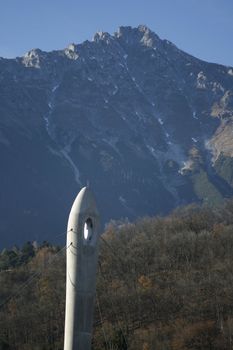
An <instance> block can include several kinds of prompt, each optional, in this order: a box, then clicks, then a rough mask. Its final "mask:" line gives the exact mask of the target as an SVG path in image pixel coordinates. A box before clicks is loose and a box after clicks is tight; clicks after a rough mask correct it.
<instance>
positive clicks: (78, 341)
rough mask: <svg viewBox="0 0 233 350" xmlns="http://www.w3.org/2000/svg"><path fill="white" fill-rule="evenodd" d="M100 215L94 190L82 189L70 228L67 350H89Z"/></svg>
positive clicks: (73, 209) (66, 328)
mask: <svg viewBox="0 0 233 350" xmlns="http://www.w3.org/2000/svg"><path fill="white" fill-rule="evenodd" d="M98 242H99V214H98V211H97V208H96V203H95V199H94V196H93V194H92V192H91V190H90V189H89V188H88V187H84V188H82V189H81V191H80V192H79V194H78V195H77V197H76V199H75V201H74V204H73V206H72V208H71V212H70V216H69V220H68V227H67V253H66V254H67V258H66V262H67V266H66V315H65V340H64V350H90V349H91V339H92V325H93V312H94V302H95V292H96V270H97V258H98Z"/></svg>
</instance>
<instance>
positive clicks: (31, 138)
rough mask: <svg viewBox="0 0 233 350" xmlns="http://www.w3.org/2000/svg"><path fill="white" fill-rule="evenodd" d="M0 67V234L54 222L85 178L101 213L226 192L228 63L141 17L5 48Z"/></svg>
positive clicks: (54, 226)
mask: <svg viewBox="0 0 233 350" xmlns="http://www.w3.org/2000/svg"><path fill="white" fill-rule="evenodd" d="M31 68H35V69H31ZM0 70H1V75H0V115H1V119H0V157H1V158H0V159H1V169H2V170H1V172H0V177H1V178H0V181H1V183H2V184H3V185H2V194H1V196H0V213H1V215H2V217H1V218H0V235H1V237H4V234H5V233H6V232H7V237H6V236H5V242H8V241H9V240H8V237H13V241H14V242H17V239H16V238H15V237H14V234H15V232H20V234H21V237H22V239H23V240H24V241H25V240H33V239H38V237H39V238H42V239H51V236H52V235H53V234H55V233H56V232H55V230H56V231H59V232H60V231H62V230H61V226H62V227H63V228H64V227H65V225H66V219H67V213H68V209H69V206H70V203H71V202H72V200H73V197H75V195H76V193H77V192H78V191H79V189H80V187H82V186H84V185H85V184H86V182H87V179H88V180H90V182H91V184H92V186H93V191H94V192H95V193H96V197H97V198H98V200H99V203H100V209H101V212H102V217H103V221H104V222H107V221H108V220H110V219H118V218H121V217H128V218H129V219H134V218H136V217H138V216H142V215H154V214H163V213H167V212H168V211H169V210H171V209H173V208H174V207H176V206H177V205H184V204H187V203H190V202H193V201H202V202H211V203H219V202H221V200H222V199H223V198H224V197H226V196H229V195H233V160H232V159H233V138H232V130H233V102H232V101H233V97H232V96H233V73H232V72H233V68H232V67H223V66H220V65H216V64H210V63H207V62H203V61H201V60H199V59H197V58H194V57H192V56H190V55H188V54H186V53H185V52H183V51H181V50H179V49H178V48H177V47H175V46H174V45H173V44H172V43H170V42H168V41H167V40H161V39H160V38H159V37H158V36H157V35H156V34H155V33H153V32H152V31H151V30H150V29H149V28H147V27H146V26H139V27H138V28H132V27H120V28H119V29H118V31H117V32H116V33H115V34H114V35H110V34H109V33H106V32H98V33H96V34H95V36H94V39H93V41H85V42H84V43H81V44H78V45H76V44H73V43H72V44H70V45H69V46H68V47H67V48H65V49H64V50H59V51H52V52H49V53H46V52H43V51H41V50H39V49H34V50H31V51H29V52H28V53H27V54H25V55H24V56H23V57H22V58H17V59H15V60H6V59H2V60H1V61H0ZM15 173H17V178H16V177H15ZM12 203H13V204H12ZM12 205H13V207H12ZM12 212H13V213H14V215H15V218H12ZM9 213H10V214H9ZM12 222H13V223H15V224H12ZM9 227H10V230H11V231H9ZM31 227H33V228H35V229H34V231H33V233H32V230H31ZM41 232H43V233H44V236H43V235H42V234H41ZM32 234H33V237H32V236H31V235H32ZM46 234H48V235H49V237H47V236H46ZM42 236H43V237H42ZM18 241H20V237H19V239H18ZM1 242H2V244H5V243H4V242H3V240H1Z"/></svg>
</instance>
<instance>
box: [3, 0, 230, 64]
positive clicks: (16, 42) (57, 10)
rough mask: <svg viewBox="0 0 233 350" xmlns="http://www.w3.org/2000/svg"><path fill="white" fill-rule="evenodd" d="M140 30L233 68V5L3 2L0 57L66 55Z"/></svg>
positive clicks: (181, 0) (189, 0)
mask: <svg viewBox="0 0 233 350" xmlns="http://www.w3.org/2000/svg"><path fill="white" fill-rule="evenodd" d="M140 24H145V25H147V26H148V27H149V28H150V29H151V30H153V31H154V32H155V33H156V34H158V35H159V36H160V38H162V39H167V40H170V41H172V42H173V43H174V44H175V45H177V46H178V47H179V48H180V49H182V50H184V51H186V52H188V53H190V54H192V55H194V56H196V57H198V58H201V59H203V60H205V61H208V62H215V63H220V64H224V65H229V66H233V44H232V41H233V0H85V1H81V0H0V56H1V57H8V58H13V57H16V56H22V55H24V54H25V53H26V52H27V51H29V50H30V49H32V48H40V49H42V50H45V51H51V50H55V49H63V48H65V47H67V46H68V45H69V44H70V43H72V42H73V43H76V44H78V43H81V42H83V41H84V40H91V39H92V38H93V36H94V34H95V33H96V32H97V31H104V32H109V33H110V34H113V33H114V32H115V31H116V30H117V28H118V27H119V26H122V25H127V26H128V25H130V26H133V27H137V26H138V25H140Z"/></svg>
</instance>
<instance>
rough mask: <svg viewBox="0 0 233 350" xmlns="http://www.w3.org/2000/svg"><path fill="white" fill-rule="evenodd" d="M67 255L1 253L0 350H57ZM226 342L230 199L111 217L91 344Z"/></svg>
mask: <svg viewBox="0 0 233 350" xmlns="http://www.w3.org/2000/svg"><path fill="white" fill-rule="evenodd" d="M65 251H66V248H62V249H61V248H60V247H56V246H53V245H51V244H49V243H48V242H43V243H42V244H37V243H36V242H27V243H25V244H24V245H23V247H21V248H18V247H12V249H8V250H7V249H4V250H3V251H2V252H1V253H0V305H1V306H0V350H8V349H10V350H62V349H63V336H64V318H65V317H64V311H65ZM232 348H233V200H228V201H226V202H225V203H224V205H223V206H221V207H218V208H209V207H199V206H196V205H195V206H194V205H191V206H189V207H185V208H181V209H177V210H176V211H174V212H173V213H172V214H170V215H169V216H167V217H163V218H161V217H154V218H143V219H140V220H138V221H137V222H135V223H128V222H111V223H110V224H109V225H108V227H107V228H106V230H105V232H104V233H103V235H102V236H101V239H100V254H99V263H98V277H97V294H96V307H95V320H94V334H93V350H105V349H106V350H155V349H159V350H167V349H169V350H189V349H193V350H205V349H208V350H209V349H211V350H230V349H232Z"/></svg>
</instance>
